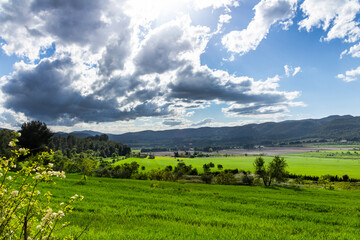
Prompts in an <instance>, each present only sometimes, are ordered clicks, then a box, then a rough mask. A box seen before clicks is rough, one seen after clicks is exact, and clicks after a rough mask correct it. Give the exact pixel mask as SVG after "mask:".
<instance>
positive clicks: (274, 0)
mask: <svg viewBox="0 0 360 240" xmlns="http://www.w3.org/2000/svg"><path fill="white" fill-rule="evenodd" d="M296 3H297V0H262V1H261V2H260V3H259V4H257V5H256V6H255V7H254V11H255V16H254V18H253V19H252V20H251V22H250V23H249V25H248V26H247V28H246V29H244V30H241V31H232V32H230V33H228V34H226V35H225V36H224V37H223V38H222V44H223V45H224V46H225V47H226V48H227V49H228V51H231V52H235V53H238V54H240V55H243V54H245V53H247V52H249V51H251V50H255V49H256V48H257V46H258V45H259V44H260V42H261V41H262V40H263V39H264V38H266V35H267V34H268V33H269V29H270V27H271V26H272V25H273V24H275V23H277V22H281V23H282V24H283V25H284V28H285V29H286V28H288V27H289V25H290V24H292V22H291V21H290V20H291V19H292V18H293V17H294V14H295V10H296Z"/></svg>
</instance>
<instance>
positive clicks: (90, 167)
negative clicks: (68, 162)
mask: <svg viewBox="0 0 360 240" xmlns="http://www.w3.org/2000/svg"><path fill="white" fill-rule="evenodd" d="M75 162H76V164H77V167H78V168H79V169H80V171H81V172H82V174H83V179H84V180H85V181H86V176H89V175H91V174H92V173H93V171H94V170H95V168H96V166H97V163H98V162H97V160H96V159H94V158H93V157H92V155H91V154H86V153H80V154H78V155H77V156H76V159H75Z"/></svg>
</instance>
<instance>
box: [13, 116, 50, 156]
mask: <svg viewBox="0 0 360 240" xmlns="http://www.w3.org/2000/svg"><path fill="white" fill-rule="evenodd" d="M19 132H20V133H21V136H20V137H19V144H20V146H22V147H24V148H28V149H30V152H31V153H32V154H36V153H38V152H41V151H45V150H46V148H47V146H48V144H49V143H50V141H51V137H52V136H53V135H54V133H53V132H51V131H50V129H49V128H48V127H47V126H46V124H45V123H44V122H40V121H31V122H26V123H24V124H23V125H22V126H21V130H20V131H19Z"/></svg>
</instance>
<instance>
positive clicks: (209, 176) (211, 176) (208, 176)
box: [201, 174, 214, 184]
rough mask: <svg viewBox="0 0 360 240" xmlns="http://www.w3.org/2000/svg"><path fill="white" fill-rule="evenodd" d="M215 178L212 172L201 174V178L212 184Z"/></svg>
mask: <svg viewBox="0 0 360 240" xmlns="http://www.w3.org/2000/svg"><path fill="white" fill-rule="evenodd" d="M213 178H214V175H212V174H203V175H201V180H202V181H203V182H204V183H206V184H210V183H211V182H212V179H213Z"/></svg>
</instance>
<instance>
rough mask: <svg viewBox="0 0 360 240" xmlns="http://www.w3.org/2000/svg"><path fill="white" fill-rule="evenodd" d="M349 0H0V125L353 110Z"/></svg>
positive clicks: (356, 71) (154, 122) (355, 61)
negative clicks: (30, 122) (32, 122)
mask: <svg viewBox="0 0 360 240" xmlns="http://www.w3.org/2000/svg"><path fill="white" fill-rule="evenodd" d="M359 13H360V3H359V1H358V0H346V1H344V0H301V1H297V0H256V1H255V0H254V1H245V0H207V1H203V0H194V1H190V0H179V1H175V2H173V1H171V2H170V1H166V0H154V1H146V0H131V1H130V0H123V1H115V0H105V1H100V0H94V1H82V0H72V1H70V0H65V1H58V0H52V1H45V2H44V1H40V0H32V1H28V0H17V1H9V0H0V25H1V26H2V27H1V29H0V44H1V49H0V97H1V100H0V127H5V128H12V129H14V128H18V127H19V126H20V125H21V124H22V123H23V122H25V121H29V120H40V121H44V122H46V123H47V124H48V125H49V126H50V127H51V128H52V129H53V130H54V131H74V130H95V131H102V132H108V133H123V132H128V131H140V130H163V129H173V128H188V127H202V126H210V127H218V126H235V125H243V124H247V123H261V122H267V121H283V120H289V119H305V118H321V117H326V116H328V115H346V114H351V115H354V116H359V115H360V108H359V107H358V104H359V102H360V94H359V93H358V91H359V89H360V86H359V81H360V80H359V79H358V78H359V76H360V62H359V57H360V42H359V40H360V27H359V24H360V22H359Z"/></svg>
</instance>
